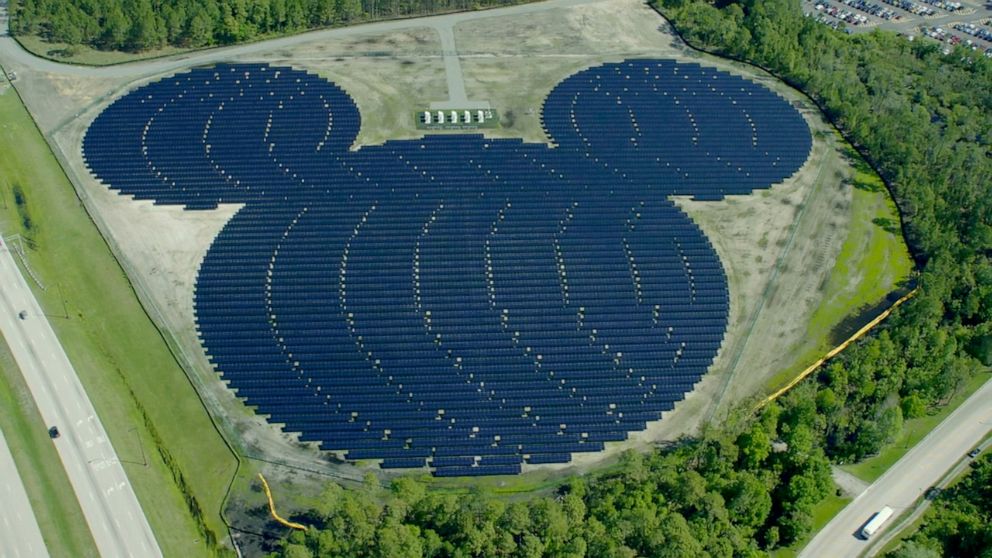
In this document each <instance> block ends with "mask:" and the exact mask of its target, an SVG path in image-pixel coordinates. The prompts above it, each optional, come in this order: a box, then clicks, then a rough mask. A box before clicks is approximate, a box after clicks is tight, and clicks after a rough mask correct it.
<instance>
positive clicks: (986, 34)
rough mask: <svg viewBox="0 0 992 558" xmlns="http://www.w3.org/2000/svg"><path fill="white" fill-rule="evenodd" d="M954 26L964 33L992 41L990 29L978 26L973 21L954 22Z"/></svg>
mask: <svg viewBox="0 0 992 558" xmlns="http://www.w3.org/2000/svg"><path fill="white" fill-rule="evenodd" d="M954 28H955V29H957V30H958V31H960V32H962V33H964V34H966V35H971V36H972V37H978V38H979V39H981V40H983V41H988V42H990V43H992V30H989V29H986V28H985V27H979V26H977V25H975V24H973V23H955V24H954Z"/></svg>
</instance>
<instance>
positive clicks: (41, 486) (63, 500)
mask: <svg viewBox="0 0 992 558" xmlns="http://www.w3.org/2000/svg"><path fill="white" fill-rule="evenodd" d="M0 431H3V433H4V438H5V439H6V440H7V446H8V447H9V448H10V452H11V454H13V456H14V463H15V464H16V465H17V472H18V474H19V475H20V477H21V481H22V482H23V483H24V488H25V490H27V493H28V498H29V499H30V500H31V508H32V510H33V511H34V515H35V519H37V520H38V526H39V527H40V528H41V534H42V536H43V537H44V539H45V546H46V547H48V553H49V554H50V555H52V556H78V557H80V558H82V557H86V556H97V550H96V544H95V543H94V542H93V538H92V537H91V536H90V530H89V528H88V527H87V525H86V521H84V520H83V519H82V517H83V512H82V510H81V509H80V508H79V502H78V501H77V500H76V494H75V492H73V491H72V485H70V484H69V477H67V476H66V474H65V470H64V469H63V468H62V461H61V460H60V459H59V455H58V452H56V451H55V446H54V445H53V444H52V440H51V439H50V438H49V437H48V428H47V425H46V424H45V422H44V421H43V420H42V418H41V414H39V412H38V408H37V407H35V404H34V399H33V398H32V397H31V392H30V391H29V390H28V386H27V385H26V384H25V383H24V379H23V378H22V377H21V371H20V370H19V369H18V368H17V363H16V362H14V357H13V355H11V353H10V349H9V348H8V347H7V343H6V342H4V340H3V338H2V337H0Z"/></svg>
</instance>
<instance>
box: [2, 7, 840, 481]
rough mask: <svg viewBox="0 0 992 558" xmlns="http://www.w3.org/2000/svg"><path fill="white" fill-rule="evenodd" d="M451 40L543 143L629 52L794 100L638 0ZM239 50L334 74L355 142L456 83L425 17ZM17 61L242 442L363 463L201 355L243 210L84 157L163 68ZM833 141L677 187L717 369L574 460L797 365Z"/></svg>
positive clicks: (474, 85)
mask: <svg viewBox="0 0 992 558" xmlns="http://www.w3.org/2000/svg"><path fill="white" fill-rule="evenodd" d="M455 40H456V45H457V47H458V49H459V52H460V54H461V57H462V58H461V65H462V69H463V72H464V76H465V87H466V91H467V93H468V96H469V98H475V99H486V100H488V101H489V102H490V103H491V104H492V106H493V107H494V108H496V109H497V110H498V111H499V112H500V113H501V115H502V117H503V127H502V128H499V129H495V130H489V131H486V133H487V134H489V135H493V136H503V137H523V138H525V139H526V140H529V141H547V138H545V137H544V133H543V131H542V128H541V125H540V108H541V104H542V102H543V99H544V97H545V96H546V95H547V93H548V92H549V91H550V90H551V88H552V87H553V86H554V85H555V84H556V83H558V82H559V81H561V80H562V79H564V78H565V77H567V76H568V75H570V74H572V73H574V72H575V71H577V70H579V69H582V68H585V67H589V66H592V65H595V64H599V63H602V62H606V61H619V60H622V59H624V58H629V57H646V56H651V57H673V58H679V59H692V60H695V61H698V62H700V63H703V64H710V65H714V66H717V67H720V68H722V69H727V70H729V71H734V72H738V73H744V74H745V75H747V76H748V77H751V78H752V79H755V80H757V81H761V82H762V83H765V84H766V85H768V86H770V87H772V88H774V89H776V90H777V91H779V92H780V93H781V94H783V95H784V96H786V97H787V98H789V99H790V100H796V99H799V97H798V96H797V95H796V94H795V93H794V92H792V91H791V90H789V89H788V88H787V87H785V86H783V85H781V84H779V83H777V82H775V81H774V80H770V79H769V78H767V77H763V76H757V75H755V74H754V73H753V72H751V70H741V69H740V68H739V67H738V66H736V65H733V64H730V63H727V62H724V61H721V60H718V59H710V58H708V57H701V56H699V55H697V54H695V53H692V52H690V51H687V50H685V49H684V48H683V47H682V46H680V45H679V44H678V43H677V41H676V40H675V39H674V38H673V36H672V35H671V34H670V33H669V32H668V31H667V24H666V23H665V22H664V20H662V19H661V18H660V17H659V16H658V15H657V14H656V13H655V12H653V11H652V10H650V9H649V8H647V7H646V6H645V5H644V4H642V3H641V2H638V1H636V0H608V1H604V2H601V3H594V4H588V5H584V6H577V7H573V8H568V9H557V10H551V11H547V12H542V13H534V14H527V15H520V16H505V17H504V16H501V17H489V18H485V19H480V20H475V21H467V22H462V23H460V24H458V25H457V26H456V27H455ZM244 60H252V61H266V62H270V63H273V64H292V65H294V66H296V67H300V68H304V69H307V70H310V71H313V72H316V73H318V74H320V75H323V76H326V77H328V78H329V79H332V80H333V81H335V82H336V83H338V84H339V85H341V86H342V87H343V88H344V89H345V90H346V91H348V92H349V93H350V94H351V96H352V97H353V98H354V99H355V101H356V103H357V104H358V106H359V108H360V109H361V112H362V118H363V126H362V130H361V132H360V135H359V139H358V142H357V143H356V146H357V145H368V144H375V143H380V142H382V141H384V140H386V139H389V138H411V137H418V136H419V135H421V133H420V132H418V131H417V130H416V128H415V124H414V121H413V111H415V110H416V109H417V108H419V107H421V106H424V105H426V104H427V103H428V102H430V101H431V100H436V99H438V98H444V97H445V96H446V93H447V91H446V83H445V75H444V72H443V63H442V59H441V56H440V43H439V40H438V36H437V33H436V32H435V31H434V30H433V29H428V28H418V27H414V28H411V29H407V30H405V31H398V32H390V33H387V34H383V35H378V36H373V35H367V36H363V37H354V38H348V39H339V40H323V41H320V42H317V43H309V44H304V45H300V46H294V47H291V48H286V49H277V50H274V51H272V52H269V53H264V54H255V55H252V57H251V58H245V59H244ZM19 75H22V76H24V77H22V78H20V80H19V82H18V84H17V85H18V87H19V88H20V90H21V91H22V93H23V94H24V96H25V99H26V101H27V104H28V107H29V109H30V110H31V112H32V113H33V114H34V115H35V118H36V119H37V121H38V123H39V126H40V127H41V128H42V130H43V131H44V132H45V133H46V135H47V136H48V137H49V139H50V141H53V142H54V144H55V146H56V147H57V151H59V152H60V153H59V156H60V158H61V159H62V161H63V164H64V165H65V166H66V168H67V171H68V173H69V175H70V177H71V178H72V180H73V182H74V183H75V185H76V187H77V189H78V190H79V192H80V194H81V197H82V198H83V199H84V201H85V203H86V207H87V208H88V209H89V211H90V213H91V214H92V215H93V216H94V218H95V219H96V221H97V223H98V224H99V225H100V227H101V230H102V231H103V232H104V234H105V235H106V236H107V237H108V238H109V240H110V242H111V245H112V246H113V247H114V250H115V252H116V253H117V255H118V257H119V258H120V259H121V260H122V263H123V264H124V266H125V268H126V270H127V272H128V274H129V276H130V277H131V278H132V280H133V281H134V283H135V285H136V288H137V290H138V292H139V296H140V297H141V298H142V301H143V302H144V303H145V305H146V307H147V308H148V309H149V312H150V313H151V314H152V316H153V317H154V318H155V320H156V321H157V322H158V323H159V325H160V326H162V327H163V329H164V330H166V331H167V332H169V335H170V341H171V342H172V344H173V348H174V350H176V351H177V352H178V353H179V354H180V357H181V359H182V360H183V361H184V364H185V365H186V366H187V370H188V372H189V373H190V376H191V378H192V379H193V381H194V383H195V384H196V385H197V387H198V389H199V390H200V392H201V393H202V394H203V396H204V398H205V400H206V401H207V402H208V405H209V406H210V407H211V409H212V410H213V412H214V414H215V416H217V417H218V418H219V419H220V421H221V423H222V424H223V425H224V426H225V429H226V430H227V432H228V433H229V434H231V435H232V436H231V437H232V438H234V441H235V443H237V444H239V445H241V446H242V449H243V451H244V452H245V453H246V454H248V455H251V456H257V457H260V458H263V459H267V460H276V461H280V462H284V463H288V464H292V465H293V466H299V467H302V468H304V469H311V470H320V471H334V472H335V474H343V475H345V476H348V477H350V478H358V477H360V475H361V474H362V473H363V471H364V470H367V469H368V467H366V466H362V467H350V466H336V465H332V463H333V461H334V460H333V458H332V456H330V455H328V454H326V453H320V452H316V451H313V450H312V449H309V448H306V447H304V446H302V445H301V444H298V443H297V442H296V441H295V437H294V436H290V435H285V434H283V433H281V432H280V431H278V429H277V428H274V427H271V426H267V425H266V424H265V422H264V420H263V419H261V418H260V417H257V416H255V415H254V414H253V413H252V412H251V411H250V410H249V409H247V408H245V406H244V405H243V404H242V403H241V402H240V401H239V400H237V399H236V398H235V397H234V396H233V394H232V393H231V392H230V391H229V390H228V389H226V387H225V385H224V383H223V382H221V381H218V378H217V376H216V375H215V374H214V372H213V371H212V370H211V368H210V366H209V364H208V363H207V361H206V359H205V358H204V355H203V351H202V348H201V347H200V345H199V343H198V341H197V338H196V335H195V329H194V324H193V315H192V286H193V282H194V280H195V274H196V270H197V267H198V264H199V261H200V260H201V259H202V257H203V254H204V253H205V252H206V250H207V248H208V247H209V245H210V243H211V242H212V240H213V238H214V236H215V235H216V234H217V231H219V230H220V228H221V227H222V226H223V224H224V223H225V222H226V221H227V219H229V218H230V216H232V215H233V214H234V213H235V212H236V211H237V209H238V208H237V207H235V206H228V207H222V208H219V209H217V210H214V211H200V212H184V211H182V210H180V209H178V208H169V207H161V206H153V205H151V204H149V203H144V202H142V203H135V202H133V201H132V200H130V199H127V198H124V197H122V196H119V195H117V194H116V193H112V192H110V191H108V190H107V189H106V188H105V187H104V186H103V185H101V184H99V183H98V182H97V181H96V180H94V179H93V178H92V177H91V176H90V175H89V173H88V172H87V171H86V170H85V167H84V166H83V163H82V156H81V151H80V145H81V140H82V137H83V134H84V133H85V130H86V127H87V126H88V125H89V123H90V122H91V121H92V120H93V118H95V117H96V115H97V114H98V113H99V111H100V110H102V108H104V107H105V106H106V105H107V104H108V103H109V102H110V101H111V100H112V99H113V98H114V97H115V96H117V95H120V94H122V93H123V92H125V91H127V90H129V89H131V88H133V87H136V86H138V85H140V83H143V82H144V81H147V80H151V79H157V78H158V77H160V76H152V77H149V78H147V79H146V80H142V81H139V82H132V83H126V82H123V81H114V80H105V79H101V80H95V79H92V78H81V77H58V78H55V77H53V76H50V75H46V74H40V73H33V74H31V73H29V72H19ZM804 114H805V116H806V118H807V120H808V122H809V123H810V126H811V128H812V129H813V130H823V129H826V125H825V124H824V123H823V122H822V120H821V119H820V118H819V116H818V115H816V114H814V113H812V112H810V111H808V110H805V111H804ZM824 137H825V138H826V139H823V138H824ZM831 142H832V140H830V139H829V136H826V135H824V136H823V137H820V135H818V136H817V139H816V141H815V143H814V152H813V155H812V156H811V157H810V159H809V161H808V162H807V164H806V165H805V166H804V167H803V168H802V169H801V170H800V171H799V172H798V173H797V174H796V175H795V176H794V177H793V178H791V179H789V180H788V181H786V182H785V183H783V184H780V185H777V186H775V187H773V188H771V189H770V190H767V191H762V192H759V193H757V194H755V195H750V196H735V197H732V198H729V199H727V200H724V201H721V202H693V201H691V200H687V199H685V200H679V201H678V203H679V204H680V205H681V206H682V207H683V208H684V209H685V210H686V211H687V212H688V213H689V214H690V215H691V216H692V217H693V219H695V220H696V222H697V223H699V224H700V226H701V227H702V228H703V229H704V231H705V232H706V233H707V235H708V236H709V238H710V239H711V241H712V242H713V243H714V246H715V248H716V250H717V252H718V253H719V254H720V256H721V259H722V261H723V263H724V266H725V269H726V272H727V275H728V278H729V282H730V292H731V313H730V327H729V329H728V331H727V335H726V339H725V342H724V346H723V348H722V350H721V352H720V354H719V356H718V358H717V360H716V362H715V364H714V366H713V367H712V369H711V372H710V373H709V374H708V375H707V376H706V377H705V378H704V379H703V381H702V382H701V383H700V384H699V386H697V389H696V390H695V391H694V392H693V393H691V394H689V396H688V397H687V399H686V400H685V401H684V402H683V403H681V404H679V405H678V406H677V408H676V409H675V411H673V412H671V413H668V415H667V416H666V417H665V419H664V420H662V421H660V422H657V423H654V424H653V425H651V427H650V428H649V429H648V430H647V431H645V432H643V433H636V434H634V435H632V439H631V441H630V442H627V443H624V444H611V445H610V447H609V448H608V449H607V451H606V452H603V453H600V454H595V455H577V456H576V461H575V464H574V465H573V466H572V467H578V468H579V469H580V470H581V469H586V468H589V467H591V466H593V465H594V464H596V463H600V462H602V461H603V460H604V459H608V458H610V457H612V456H614V455H615V454H616V453H617V452H618V451H619V450H621V449H624V448H627V447H632V446H633V447H641V446H646V445H650V444H653V443H656V442H658V441H661V440H670V439H674V438H676V437H678V436H680V435H682V434H685V433H692V432H695V431H696V430H697V429H698V427H699V426H700V425H701V424H703V422H704V421H705V420H707V419H710V418H712V417H714V416H720V415H719V413H720V412H723V411H725V410H726V409H728V408H729V407H730V406H731V405H733V404H734V403H735V402H739V401H740V400H742V399H744V398H747V397H749V396H752V395H753V394H754V393H755V392H756V391H759V390H760V389H761V388H762V387H763V386H764V385H765V383H766V382H767V380H768V378H769V377H770V376H771V375H773V374H774V373H775V372H777V371H779V370H781V369H782V368H783V367H784V366H787V365H789V364H791V361H790V360H789V359H790V358H794V357H795V356H796V354H797V351H800V350H801V348H802V346H803V342H804V334H805V323H806V322H807V321H808V318H809V316H810V315H811V314H812V312H813V311H814V310H815V308H816V307H817V305H818V304H819V303H820V300H821V298H822V286H823V284H824V283H825V281H826V278H827V277H828V276H829V273H830V270H831V269H832V267H833V263H834V261H835V259H836V257H837V254H838V252H839V250H840V246H841V244H842V243H843V240H844V238H845V237H846V227H847V222H848V219H849V217H850V200H851V193H850V190H849V187H846V186H842V179H843V178H844V176H846V175H848V174H849V173H850V170H849V169H848V167H847V166H846V164H845V163H843V162H842V161H841V159H840V158H839V156H838V155H837V153H836V151H835V149H836V146H835V145H833V144H832V143H831ZM776 269H777V270H778V271H777V272H776Z"/></svg>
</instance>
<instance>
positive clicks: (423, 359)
mask: <svg viewBox="0 0 992 558" xmlns="http://www.w3.org/2000/svg"><path fill="white" fill-rule="evenodd" d="M543 120H544V125H545V128H546V131H547V133H548V136H549V137H551V138H552V139H553V141H554V142H555V145H554V146H548V145H544V144H535V143H524V142H522V141H521V140H506V139H486V138H484V137H482V136H479V135H471V136H469V135H447V136H440V135H433V136H427V137H425V138H423V139H419V140H404V141H390V142H387V143H385V144H384V145H380V146H374V147H363V148H361V149H358V150H350V147H351V145H352V143H353V141H354V139H355V137H356V135H357V133H358V129H359V114H358V110H357V108H356V106H355V104H354V102H352V100H351V98H350V97H349V96H348V95H347V94H346V93H345V92H343V91H342V90H341V89H340V88H338V87H337V86H335V85H334V84H332V83H330V82H328V81H326V80H324V79H323V78H320V77H318V76H315V75H312V74H308V73H305V72H302V71H299V70H294V69H291V68H285V67H274V66H268V65H261V64H234V65H218V66H215V67H211V68H198V69H195V70H192V71H190V72H188V73H184V74H179V75H176V76H173V77H170V78H166V79H163V80H161V81H158V82H156V83H152V84H150V85H146V86H144V87H141V88H139V89H137V90H135V91H133V92H131V93H130V94H128V95H126V96H124V97H122V98H120V99H118V100H117V101H116V102H114V103H113V104H112V105H111V106H110V107H108V108H107V109H106V110H105V111H104V112H103V113H102V114H101V115H100V116H99V117H98V118H97V119H96V121H95V122H94V123H93V124H92V126H91V127H90V128H89V131H88V132H87V134H86V138H85V140H84V144H83V148H84V155H85V158H86V161H87V164H88V165H89V167H90V169H91V170H92V172H93V174H94V175H96V176H97V177H98V178H99V179H101V180H102V181H103V182H104V183H105V184H107V185H108V186H109V187H111V188H113V189H116V190H118V191H120V192H121V193H122V194H126V195H130V196H133V197H134V198H136V199H149V200H154V201H155V202H156V203H159V204H179V205H184V206H185V207H186V208H187V209H189V210H196V209H209V208H214V207H216V206H217V204H218V203H240V204H244V207H243V208H242V209H241V210H240V211H239V212H238V213H237V215H236V216H235V217H234V218H232V219H231V221H230V222H229V223H227V225H226V226H225V227H224V229H223V231H222V232H221V233H220V235H218V237H217V238H216V240H214V242H213V245H212V246H211V247H210V250H209V251H208V253H207V255H206V257H205V258H204V260H203V263H202V265H201V268H200V271H199V277H198V279H197V284H196V292H195V311H196V320H197V326H198V328H199V332H200V335H201V338H202V342H203V346H204V348H205V350H206V352H207V354H208V355H209V356H210V357H211V358H212V361H213V363H214V365H215V366H216V368H217V370H218V371H220V373H221V374H223V376H224V378H225V379H227V380H229V381H230V384H231V387H232V388H234V389H236V390H237V393H238V395H239V396H240V397H243V398H245V399H246V400H247V403H248V404H250V405H254V406H257V408H258V410H259V412H260V413H262V414H266V415H269V416H270V417H271V421H272V422H277V423H283V424H285V429H286V430H287V431H291V432H300V433H302V439H303V440H311V441H319V442H320V443H321V446H322V447H323V448H324V449H328V450H335V451H340V452H346V456H347V458H349V459H382V460H383V461H382V466H383V467H393V468H402V467H423V466H425V465H430V466H431V467H433V470H434V473H435V474H437V475H487V474H508V473H517V472H519V471H520V468H521V464H522V463H523V462H527V463H562V462H567V461H569V460H570V459H571V453H573V452H583V451H597V450H601V449H602V448H603V444H604V442H607V441H617V440H623V439H625V438H626V437H627V435H628V433H629V432H631V431H635V430H641V429H644V428H645V426H646V423H647V422H649V421H654V420H658V419H659V418H660V416H661V413H662V412H663V411H666V410H670V409H672V408H673V406H674V404H675V402H676V401H679V400H681V399H682V398H683V397H684V395H685V393H686V392H688V391H689V390H691V389H692V388H693V386H694V385H695V383H696V382H697V381H698V380H699V379H700V377H701V376H702V375H703V374H704V373H705V371H706V369H707V367H708V366H709V365H710V364H711V363H712V361H713V357H714V356H715V355H716V352H717V350H718V349H719V347H720V343H721V341H722V339H723V334H724V330H725V329H726V323H727V312H728V298H727V281H726V278H725V276H724V273H723V269H722V267H721V265H720V261H719V259H718V258H717V256H716V254H715V252H714V251H713V249H712V247H711V246H710V244H709V242H708V240H707V239H706V237H705V235H703V233H702V232H701V231H700V230H699V228H698V227H696V225H695V224H693V222H692V221H691V220H689V218H688V217H687V216H686V215H685V214H684V213H682V212H681V211H680V210H679V209H678V208H677V207H676V206H675V205H673V203H672V202H671V201H670V196H672V195H693V196H695V198H696V199H701V200H715V199H720V198H722V197H723V196H724V195H726V194H746V193H748V192H751V191H752V190H754V189H758V188H767V187H769V186H771V185H772V184H775V183H777V182H780V181H781V180H783V179H785V178H787V177H788V176H790V175H791V174H793V173H794V172H795V171H796V170H797V169H798V168H799V167H800V166H801V165H802V164H803V162H804V161H805V160H806V158H807V156H808V155H809V151H810V147H811V138H810V134H809V130H808V128H807V127H806V124H805V122H804V121H803V119H802V117H801V116H800V115H799V113H798V112H797V111H796V110H794V109H793V108H792V107H791V106H790V105H789V104H788V103H787V102H786V101H785V100H783V99H782V98H780V97H779V96H777V95H776V94H774V93H772V92H771V91H769V90H767V89H765V88H764V87H761V86H759V85H756V84H755V83H752V82H750V81H748V80H745V79H742V78H740V77H737V76H733V75H730V74H728V73H725V72H721V71H718V70H715V69H712V68H706V67H702V66H699V65H696V64H680V63H676V62H674V61H670V60H629V61H626V62H622V63H618V64H604V65H602V66H597V67H594V68H590V69H588V70H585V71H582V72H579V73H577V74H575V75H573V76H571V77H569V78H568V79H566V80H565V81H563V82H562V83H560V84H559V85H558V86H557V87H556V88H555V89H554V91H552V92H551V94H550V95H549V96H548V98H547V100H546V102H545V104H544V109H543Z"/></svg>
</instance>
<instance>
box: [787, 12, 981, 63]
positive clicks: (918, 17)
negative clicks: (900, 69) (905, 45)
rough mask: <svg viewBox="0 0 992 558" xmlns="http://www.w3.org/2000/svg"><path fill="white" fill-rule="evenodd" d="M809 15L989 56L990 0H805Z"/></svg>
mask: <svg viewBox="0 0 992 558" xmlns="http://www.w3.org/2000/svg"><path fill="white" fill-rule="evenodd" d="M803 11H804V12H805V13H806V15H807V16H808V17H812V18H815V19H816V20H817V21H819V22H821V23H823V24H824V25H828V26H830V27H833V28H834V29H843V30H844V31H845V32H847V33H864V32H868V31H870V30H872V29H875V28H880V29H887V30H890V31H896V32H898V33H901V34H903V35H905V36H907V37H910V38H911V39H913V40H915V39H916V38H918V37H927V38H929V39H933V40H936V41H939V42H941V43H944V44H946V45H947V48H948V51H949V50H950V49H951V48H952V47H954V46H958V45H960V46H963V47H966V48H970V49H972V50H975V51H978V52H982V53H984V54H985V55H986V56H988V57H990V58H992V2H985V3H982V2H978V1H976V0H960V1H948V0H806V1H805V2H804V3H803Z"/></svg>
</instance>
